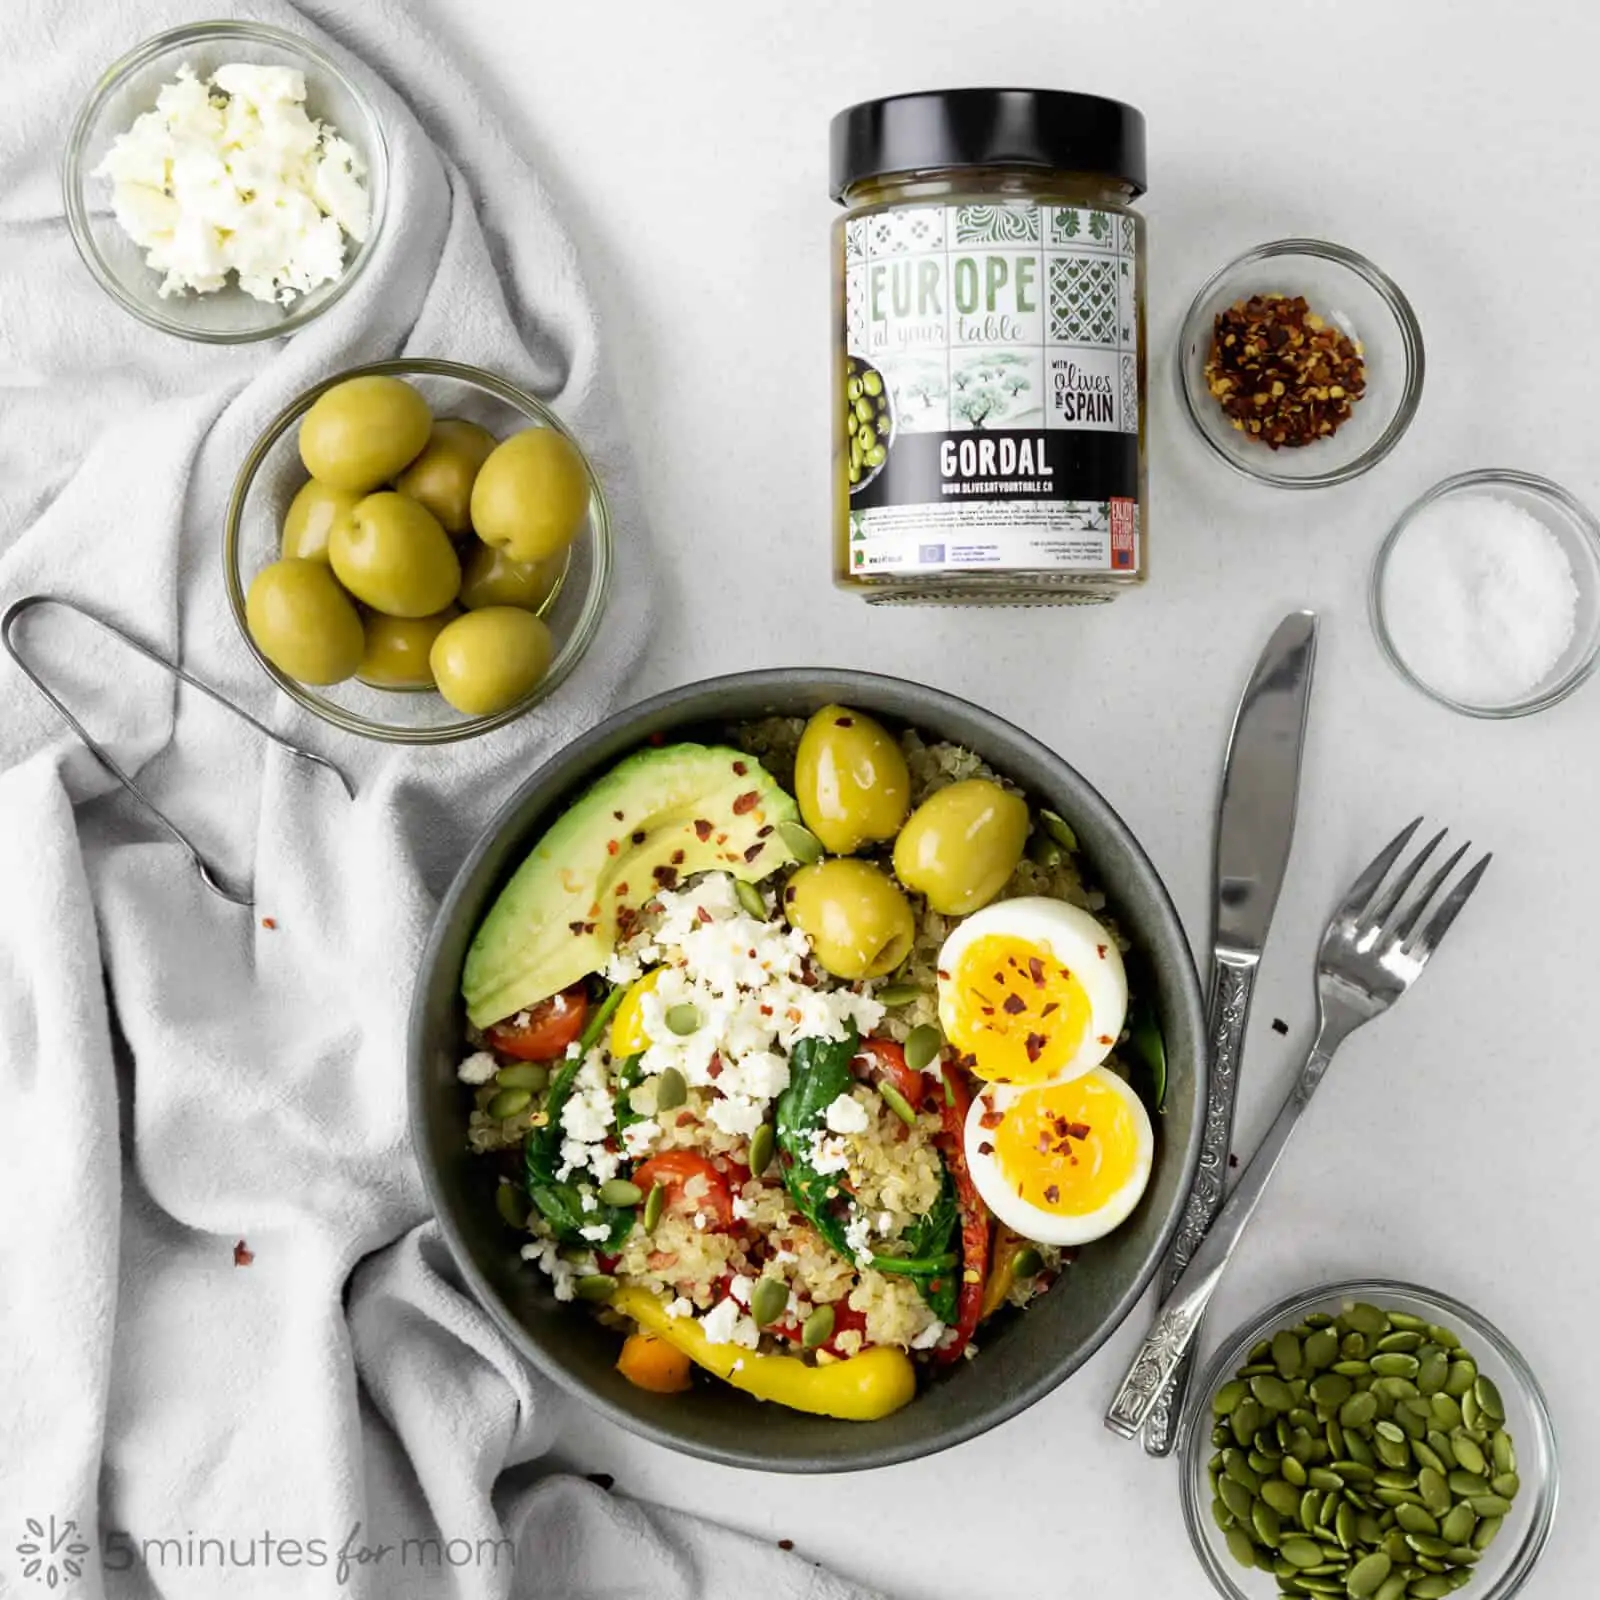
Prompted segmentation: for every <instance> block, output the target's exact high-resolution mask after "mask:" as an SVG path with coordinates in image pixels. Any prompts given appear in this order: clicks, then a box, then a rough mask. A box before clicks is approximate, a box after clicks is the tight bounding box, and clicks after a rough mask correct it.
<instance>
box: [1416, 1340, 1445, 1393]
mask: <svg viewBox="0 0 1600 1600" xmlns="http://www.w3.org/2000/svg"><path fill="white" fill-rule="evenodd" d="M1449 1376H1450V1362H1449V1359H1448V1357H1446V1355H1445V1354H1444V1352H1443V1351H1442V1350H1441V1351H1435V1352H1434V1354H1433V1355H1431V1356H1428V1357H1427V1358H1426V1359H1425V1360H1424V1361H1423V1362H1422V1364H1421V1365H1420V1366H1419V1367H1418V1368H1417V1391H1418V1393H1419V1394H1427V1395H1436V1394H1438V1393H1439V1391H1440V1390H1441V1389H1443V1388H1444V1386H1445V1380H1446V1379H1447V1378H1448V1377H1449Z"/></svg>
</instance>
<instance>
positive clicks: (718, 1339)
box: [700, 1299, 761, 1350]
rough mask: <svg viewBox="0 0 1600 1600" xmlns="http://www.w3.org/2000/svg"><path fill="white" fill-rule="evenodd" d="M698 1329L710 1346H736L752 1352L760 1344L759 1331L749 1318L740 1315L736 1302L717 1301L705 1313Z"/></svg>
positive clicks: (730, 1300) (729, 1300) (728, 1300)
mask: <svg viewBox="0 0 1600 1600" xmlns="http://www.w3.org/2000/svg"><path fill="white" fill-rule="evenodd" d="M700 1329H701V1331H702V1332H703V1333H704V1334H705V1336H706V1339H707V1340H708V1341H709V1342H710V1343H711V1344H737V1345H743V1346H744V1348H745V1349H746V1350H754V1349H755V1347H756V1346H757V1345H758V1344H760V1343H761V1330H760V1329H759V1328H758V1327H757V1326H756V1325H755V1322H754V1321H753V1320H752V1319H751V1318H750V1317H746V1316H742V1315H741V1314H740V1311H739V1305H738V1302H737V1301H735V1300H732V1299H725V1300H719V1301H718V1302H717V1303H716V1304H715V1305H714V1306H713V1307H712V1308H711V1309H710V1310H709V1311H708V1312H706V1314H705V1315H704V1316H703V1317H701V1319H700Z"/></svg>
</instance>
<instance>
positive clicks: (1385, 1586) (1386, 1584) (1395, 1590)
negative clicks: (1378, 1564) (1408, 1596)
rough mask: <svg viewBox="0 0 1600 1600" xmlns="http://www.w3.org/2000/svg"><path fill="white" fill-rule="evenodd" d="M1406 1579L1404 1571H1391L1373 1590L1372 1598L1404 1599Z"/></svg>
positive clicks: (1380, 1599) (1385, 1599) (1375, 1599)
mask: <svg viewBox="0 0 1600 1600" xmlns="http://www.w3.org/2000/svg"><path fill="white" fill-rule="evenodd" d="M1407 1581H1408V1580H1407V1578H1406V1575H1405V1573H1403V1572H1393V1571H1391V1572H1390V1574H1389V1576H1388V1577H1387V1578H1385V1579H1384V1580H1383V1582H1382V1583H1380V1584H1379V1585H1378V1587H1377V1588H1376V1589H1375V1590H1374V1591H1373V1593H1372V1600H1404V1595H1405V1592H1406V1583H1407Z"/></svg>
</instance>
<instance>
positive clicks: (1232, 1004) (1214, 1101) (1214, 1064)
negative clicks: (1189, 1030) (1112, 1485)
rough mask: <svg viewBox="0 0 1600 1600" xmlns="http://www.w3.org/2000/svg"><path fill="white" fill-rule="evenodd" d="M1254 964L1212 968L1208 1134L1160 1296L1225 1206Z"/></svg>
mask: <svg viewBox="0 0 1600 1600" xmlns="http://www.w3.org/2000/svg"><path fill="white" fill-rule="evenodd" d="M1256 965H1257V963H1256V961H1255V960H1254V959H1252V960H1250V961H1248V962H1238V963H1234V962H1229V961H1225V960H1223V959H1222V958H1221V957H1218V958H1217V959H1216V960H1215V961H1214V962H1213V963H1212V967H1211V999H1210V1004H1209V1006H1208V1007H1207V1011H1206V1015H1207V1016H1208V1017H1209V1018H1210V1019H1211V1041H1210V1042H1211V1072H1210V1077H1209V1080H1208V1083H1209V1087H1208V1091H1207V1095H1206V1122H1205V1131H1204V1133H1203V1134H1202V1136H1201V1143H1200V1167H1199V1170H1198V1171H1197V1172H1196V1173H1195V1175H1194V1186H1193V1187H1192V1188H1191V1189H1190V1190H1189V1200H1188V1203H1187V1204H1186V1205H1185V1206H1184V1208H1183V1220H1182V1221H1181V1222H1180V1223H1179V1225H1178V1232H1177V1235H1176V1236H1175V1237H1174V1239H1173V1241H1172V1249H1171V1251H1170V1252H1169V1254H1168V1256H1167V1259H1166V1261H1165V1263H1164V1264H1163V1265H1162V1269H1161V1279H1160V1282H1161V1294H1162V1297H1163V1298H1165V1296H1167V1295H1169V1294H1170V1293H1171V1292H1172V1287H1173V1285H1174V1284H1175V1283H1177V1281H1178V1279H1179V1278H1180V1277H1182V1276H1183V1269H1184V1268H1185V1267H1186V1266H1188V1264H1189V1261H1190V1258H1191V1257H1192V1256H1193V1255H1194V1253H1195V1251H1196V1250H1197V1249H1199V1247H1200V1241H1201V1240H1202V1239H1203V1238H1205V1236H1206V1229H1207V1228H1209V1227H1210V1226H1211V1219H1212V1218H1213V1217H1214V1216H1216V1214H1217V1212H1218V1210H1219V1209H1220V1208H1221V1206H1222V1196H1223V1192H1224V1190H1225V1189H1226V1188H1227V1173H1228V1153H1229V1148H1230V1146H1231V1145H1232V1143H1233V1105H1234V1100H1235V1098H1236V1096H1237V1095H1238V1092H1239V1053H1240V1051H1241V1050H1242V1049H1243V1048H1244V1034H1245V1024H1246V1023H1247V1022H1248V1020H1249V1017H1250V996H1251V994H1252V993H1253V992H1254V990H1255V984H1256ZM1193 1366H1194V1361H1193V1357H1191V1356H1180V1357H1179V1359H1178V1363H1177V1366H1176V1367H1175V1369H1174V1370H1173V1374H1172V1381H1171V1382H1170V1383H1167V1384H1165V1385H1163V1387H1162V1389H1161V1391H1160V1393H1159V1394H1158V1395H1157V1397H1156V1403H1155V1405H1154V1407H1153V1408H1152V1409H1151V1412H1150V1416H1149V1419H1148V1420H1147V1421H1146V1423H1145V1425H1144V1448H1145V1453H1146V1454H1147V1455H1152V1456H1164V1455H1167V1454H1169V1453H1170V1452H1171V1450H1172V1446H1173V1443H1174V1442H1175V1440H1176V1437H1177V1431H1178V1421H1179V1419H1180V1418H1181V1417H1182V1415H1183V1403H1184V1398H1185V1396H1186V1395H1187V1394H1188V1391H1189V1379H1190V1376H1191V1374H1192V1370H1193Z"/></svg>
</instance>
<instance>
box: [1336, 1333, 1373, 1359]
mask: <svg viewBox="0 0 1600 1600" xmlns="http://www.w3.org/2000/svg"><path fill="white" fill-rule="evenodd" d="M1339 1349H1340V1351H1341V1353H1342V1354H1344V1355H1346V1356H1348V1357H1349V1358H1350V1359H1351V1360H1352V1361H1354V1360H1356V1359H1357V1358H1358V1357H1361V1356H1364V1355H1366V1353H1367V1336H1366V1335H1365V1334H1364V1333H1347V1334H1346V1335H1345V1336H1344V1337H1343V1338H1342V1339H1341V1340H1340V1341H1339Z"/></svg>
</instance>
